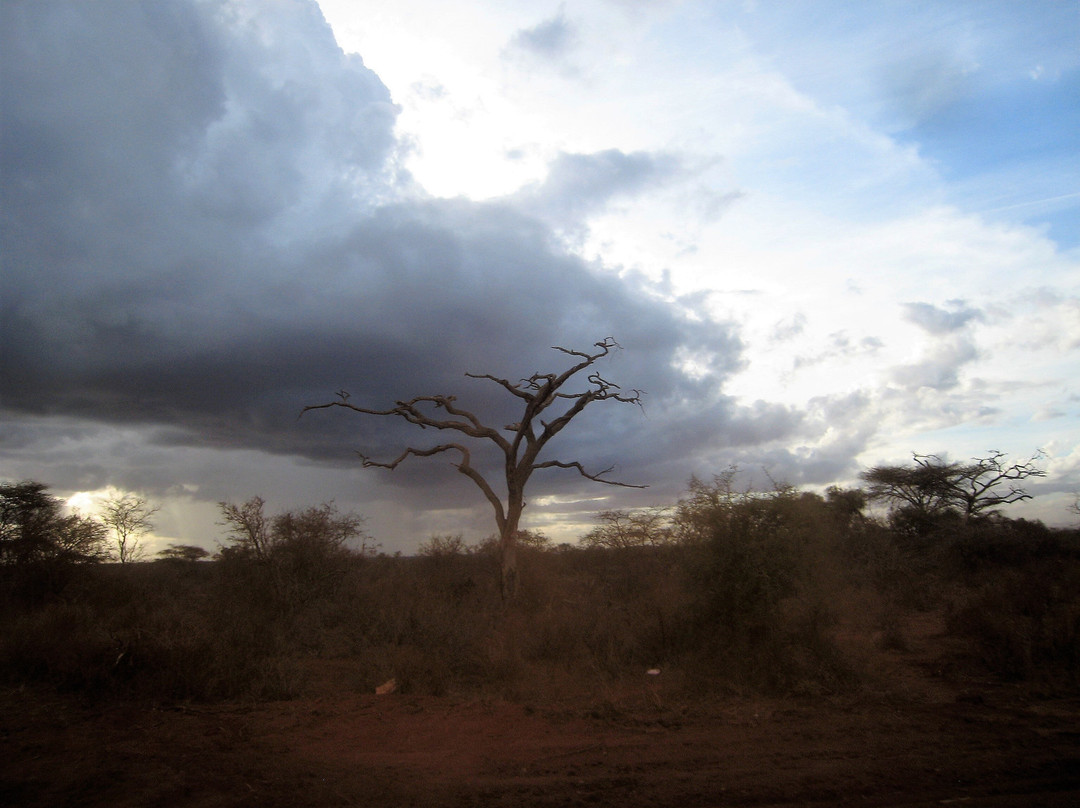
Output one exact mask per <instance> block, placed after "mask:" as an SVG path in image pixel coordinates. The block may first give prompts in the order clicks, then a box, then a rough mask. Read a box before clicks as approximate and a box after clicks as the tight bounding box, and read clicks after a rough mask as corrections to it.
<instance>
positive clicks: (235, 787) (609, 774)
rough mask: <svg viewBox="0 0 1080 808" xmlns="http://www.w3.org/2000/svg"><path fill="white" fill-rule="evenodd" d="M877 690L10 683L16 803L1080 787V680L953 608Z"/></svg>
mask: <svg viewBox="0 0 1080 808" xmlns="http://www.w3.org/2000/svg"><path fill="white" fill-rule="evenodd" d="M905 632H906V634H905V636H906V639H907V644H906V647H905V648H904V649H903V650H891V651H876V652H875V653H874V655H873V658H872V659H870V660H868V669H869V671H870V677H871V680H872V681H873V682H874V684H871V685H870V686H868V687H865V688H862V689H860V691H859V692H858V693H857V694H847V695H843V696H818V697H806V698H800V699H767V698H761V697H751V696H731V697H725V698H712V699H709V700H707V701H702V700H695V701H693V702H689V701H686V700H685V699H683V700H682V701H678V700H675V699H674V698H673V697H672V696H671V695H670V694H668V693H666V692H665V686H666V683H665V677H664V673H663V672H662V673H661V674H660V675H659V676H652V677H648V676H646V674H644V672H643V673H642V684H641V685H640V687H638V686H623V687H622V688H621V691H620V692H614V691H612V690H610V689H608V690H607V691H606V692H604V693H603V694H599V693H598V694H594V695H593V696H592V697H589V696H588V694H577V695H573V696H569V695H568V696H567V697H566V698H552V699H545V700H543V701H536V700H528V699H515V700H513V701H509V700H505V699H501V698H495V697H486V698H481V697H468V698H465V697H443V698H435V697H430V696H417V695H410V694H391V695H381V696H377V695H375V694H363V693H356V692H349V689H348V687H347V685H346V684H345V683H346V682H347V681H348V666H349V663H348V662H347V661H345V660H338V661H331V662H325V661H324V662H319V663H316V667H317V671H316V672H317V673H318V676H319V677H320V678H319V679H318V682H319V683H318V685H317V686H316V687H315V689H314V690H313V694H314V695H312V696H310V697H305V698H302V699H296V700H293V701H286V702H274V703H261V704H247V705H238V704H228V705H212V706H205V705H173V706H167V707H165V706H160V705H159V706H153V705H146V704H132V703H115V702H109V703H97V704H92V703H86V702H85V701H81V700H79V699H78V698H75V697H72V696H65V695H62V694H56V693H52V692H47V691H41V690H31V689H11V688H9V689H7V690H3V691H0V804H3V805H8V806H50V807H51V806H67V805H71V806H88V807H91V808H92V807H93V806H110V808H123V807H124V806H160V807H161V808H169V807H170V806H191V808H218V806H258V807H259V808H274V807H275V806H282V807H284V806H289V807H290V808H296V807H302V806H443V805H445V806H472V805H477V806H480V805H483V806H594V805H598V806H599V805H617V806H620V807H621V808H635V807H636V806H650V808H655V807H656V806H724V805H755V806H774V805H775V806H788V805H804V806H814V805H822V806H824V805H860V806H884V805H904V806H924V805H925V806H930V805H934V806H941V805H960V806H1014V805H1015V806H1070V808H1072V806H1076V805H1080V694H1076V693H1064V694H1062V693H1061V692H1058V693H1056V694H1045V693H1044V694H1039V693H1036V692H1033V690H1032V688H1031V687H1030V686H1026V687H1020V686H1014V685H1009V684H1005V683H1001V682H995V681H993V680H989V679H982V680H980V679H977V678H971V677H970V676H964V675H961V674H959V673H957V668H956V666H955V665H954V662H953V660H954V659H955V654H956V652H957V649H956V648H955V647H954V646H953V645H951V641H950V640H949V638H947V637H946V636H945V635H944V633H943V632H942V631H941V626H940V620H938V619H936V618H934V617H933V616H921V617H918V618H915V619H914V620H913V621H912V622H911V623H910V624H909V625H907V626H906V627H905Z"/></svg>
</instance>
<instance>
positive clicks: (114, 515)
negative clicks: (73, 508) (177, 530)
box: [101, 494, 158, 564]
mask: <svg viewBox="0 0 1080 808" xmlns="http://www.w3.org/2000/svg"><path fill="white" fill-rule="evenodd" d="M157 512H158V508H156V507H154V508H151V507H150V504H149V503H148V502H147V501H146V498H145V497H141V496H138V495H136V494H122V495H114V496H112V497H109V499H107V500H105V502H104V503H102V505H101V521H102V523H103V524H104V525H105V526H106V527H107V528H108V529H109V530H110V531H111V532H112V536H113V553H112V554H113V556H114V557H115V558H116V559H117V560H119V561H120V563H121V564H127V563H128V562H130V561H138V560H139V559H140V558H142V557H143V555H144V552H143V547H142V539H143V536H145V535H146V534H147V533H149V532H150V531H151V530H153V529H154V524H153V522H151V521H150V517H152V516H153V515H154V514H155V513H157Z"/></svg>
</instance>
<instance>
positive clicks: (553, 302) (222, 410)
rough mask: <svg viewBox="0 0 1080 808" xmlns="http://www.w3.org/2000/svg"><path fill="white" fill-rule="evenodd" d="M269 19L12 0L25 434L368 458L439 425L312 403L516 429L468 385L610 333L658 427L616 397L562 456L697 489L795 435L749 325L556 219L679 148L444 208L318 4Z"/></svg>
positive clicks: (6, 60) (1, 326)
mask: <svg viewBox="0 0 1080 808" xmlns="http://www.w3.org/2000/svg"><path fill="white" fill-rule="evenodd" d="M253 9H254V10H253V11H252V12H251V14H250V16H243V15H241V14H240V13H239V12H238V11H235V8H234V7H233V6H231V5H228V4H215V3H185V2H162V3H153V4H134V3H128V2H114V3H107V2H101V3H70V4H55V3H48V4H45V3H7V4H5V5H4V6H3V23H4V24H3V31H4V43H3V44H4V47H3V53H2V55H0V59H2V70H3V94H4V95H3V114H4V121H3V142H2V145H0V157H2V161H3V167H4V175H5V181H4V184H3V192H2V193H3V209H2V213H0V217H2V218H0V228H2V231H0V232H2V237H3V243H4V245H5V256H4V272H3V277H2V279H0V284H2V288H0V292H2V297H0V306H2V312H0V315H2V316H0V344H2V346H3V350H2V352H0V377H2V378H3V380H4V382H3V386H2V389H0V409H2V410H3V411H4V415H5V417H6V419H7V421H8V423H21V424H22V425H23V426H22V427H21V428H22V430H23V432H22V433H20V434H23V440H24V441H26V442H27V444H28V445H29V444H34V441H35V440H37V441H38V442H39V443H38V444H35V445H39V446H40V444H41V442H42V441H44V442H48V440H50V439H49V438H47V437H42V436H44V435H45V432H35V430H36V429H38V428H39V427H40V426H41V425H42V424H43V423H45V421H47V420H48V419H54V420H55V419H68V420H67V421H66V422H67V423H76V422H77V423H79V424H81V425H82V426H81V427H80V429H82V430H83V434H88V433H87V432H86V430H88V429H92V426H87V425H93V424H113V425H124V426H130V427H133V428H135V427H137V428H138V429H139V430H141V432H140V433H139V434H140V435H142V436H143V439H144V440H145V439H147V438H146V436H150V437H149V438H148V439H149V440H150V441H151V442H152V443H154V444H156V445H157V446H158V447H160V448H164V447H172V449H175V450H176V451H178V452H179V454H178V455H177V456H178V457H182V456H184V457H186V456H194V455H193V454H192V453H193V452H195V451H196V450H197V451H202V450H203V449H213V448H251V449H256V450H261V451H266V452H275V453H280V454H292V455H297V456H301V457H305V458H309V459H311V460H313V461H317V462H319V463H346V462H348V463H352V464H355V456H354V455H353V450H354V449H358V448H361V449H364V450H365V451H368V452H370V453H372V454H377V455H386V454H389V453H396V451H397V450H398V449H400V447H401V446H402V443H403V442H404V441H405V440H410V439H415V437H416V436H415V435H414V434H413V433H405V432H402V431H401V430H398V429H396V428H395V425H394V424H390V423H385V422H383V421H380V420H379V419H363V418H358V417H352V418H350V417H348V416H347V415H346V414H344V413H340V412H336V411H335V412H330V413H328V412H316V413H310V414H308V415H307V416H305V417H304V418H303V419H301V420H299V421H298V420H297V417H296V416H297V414H298V412H299V411H300V409H301V408H302V407H303V406H304V405H306V404H312V403H320V402H324V401H327V400H329V399H330V398H332V396H333V394H334V392H335V391H337V390H339V389H341V388H345V389H347V390H348V391H349V392H350V393H351V394H352V396H353V399H352V400H353V401H354V402H358V403H361V404H363V405H365V406H370V407H387V406H392V405H393V402H394V401H396V400H398V399H401V398H408V397H412V396H416V395H424V394H433V393H450V394H455V395H459V396H460V397H461V400H462V402H463V405H465V404H468V405H469V406H475V407H476V408H477V410H478V412H480V413H482V414H489V413H490V417H491V419H492V421H497V422H499V423H504V421H501V420H497V419H501V418H503V417H504V416H506V415H508V414H510V413H509V411H508V410H505V409H504V407H505V403H506V402H505V399H506V396H505V394H503V393H502V392H501V391H500V389H499V388H498V387H497V386H495V385H492V384H490V383H486V382H483V381H476V380H469V379H466V378H464V375H463V374H464V373H465V372H466V371H471V372H479V373H492V374H495V375H497V376H502V377H506V378H508V379H511V380H516V379H518V378H521V377H523V376H527V375H529V374H531V373H533V372H535V371H543V372H547V371H559V370H561V369H563V368H565V367H566V366H567V365H566V362H565V359H566V357H565V356H563V355H561V354H559V353H557V352H554V351H552V350H551V349H550V346H553V345H561V346H565V347H571V348H586V349H587V348H589V347H590V346H591V345H592V344H593V343H594V342H595V341H597V340H599V339H603V338H604V337H606V336H608V335H612V336H614V337H615V338H616V339H618V340H619V342H620V343H621V344H622V345H623V346H624V349H625V350H623V351H621V352H618V353H617V354H616V355H615V356H613V357H612V358H610V359H608V360H605V361H604V363H603V364H602V366H601V367H600V370H601V372H602V373H603V374H604V376H605V377H608V378H610V379H611V380H612V381H615V382H617V383H620V384H623V385H625V386H626V387H633V388H641V389H643V390H645V391H647V396H646V399H645V401H646V405H645V408H644V412H642V411H641V410H639V409H638V408H636V407H627V406H614V407H607V408H601V407H597V408H596V409H597V410H600V409H604V412H599V411H597V412H596V413H592V412H589V413H587V414H586V415H587V417H585V418H583V419H582V428H581V429H579V430H577V431H576V432H575V434H574V436H573V440H572V442H570V439H569V438H568V439H567V442H565V443H563V444H561V445H558V446H556V445H554V444H553V445H552V447H551V448H552V457H558V458H560V459H585V460H587V461H588V462H589V463H590V465H591V466H594V467H595V468H603V467H606V466H607V465H611V464H615V465H617V466H618V467H619V469H620V472H619V475H620V476H623V477H625V476H633V477H634V481H637V482H651V483H654V484H656V483H657V482H658V480H657V478H660V477H663V476H664V475H668V474H676V473H677V474H678V476H679V479H678V482H679V483H681V482H682V477H683V476H684V475H683V473H682V471H677V470H676V469H677V467H678V465H679V461H680V459H685V458H687V457H689V456H693V457H705V456H707V455H708V454H709V452H723V451H724V450H725V448H726V447H733V446H745V445H750V444H752V443H754V442H757V441H762V440H768V439H772V438H777V437H782V436H783V435H786V434H790V432H791V431H792V429H794V428H795V426H796V425H797V423H798V421H799V415H798V413H795V412H793V411H790V410H786V409H783V408H776V407H772V406H769V405H764V404H763V405H759V406H758V407H756V408H751V409H740V408H738V407H736V406H735V404H734V402H733V401H731V400H730V399H728V398H726V397H724V396H723V395H722V394H721V385H722V383H723V381H724V380H725V379H726V378H727V377H728V376H730V375H731V374H732V373H733V372H734V371H735V370H737V369H738V368H739V367H740V363H741V351H742V345H741V343H740V341H739V338H738V335H737V334H736V333H735V331H734V329H733V328H732V327H731V326H730V325H726V324H723V323H717V322H714V321H712V320H710V319H709V318H708V316H706V315H705V314H704V313H703V312H702V311H699V310H695V304H694V301H693V300H689V299H688V300H686V301H683V302H682V303H678V302H671V301H670V300H668V299H666V298H665V297H664V296H663V295H661V294H659V293H658V292H657V291H656V290H654V289H651V288H649V287H648V286H647V285H646V284H644V283H639V282H637V281H634V280H632V279H631V280H627V279H624V278H621V277H620V276H619V275H618V274H616V273H614V272H611V271H608V270H606V269H605V268H604V267H602V266H598V265H595V264H590V263H586V262H585V261H583V260H582V259H580V258H578V257H575V256H574V255H571V254H569V253H567V252H566V251H565V249H564V248H563V247H562V243H561V241H560V240H559V238H558V237H556V235H555V233H554V232H553V231H552V229H551V220H552V216H553V214H552V211H553V210H554V207H555V206H556V205H558V204H563V205H565V206H566V208H567V209H568V210H569V211H571V212H573V213H574V214H575V215H578V216H582V217H583V216H584V215H586V214H587V213H588V212H589V211H592V210H595V209H596V208H597V207H599V206H602V205H603V204H604V203H605V202H606V201H607V200H609V199H611V198H612V197H613V196H615V195H617V194H620V193H632V192H635V191H637V190H640V189H642V188H644V187H647V186H648V185H649V184H650V183H655V182H659V181H661V180H662V179H663V178H664V177H665V176H666V175H670V174H671V173H672V172H673V171H675V170H677V165H676V162H677V161H675V158H673V157H669V156H664V155H647V154H630V155H628V154H623V153H621V152H616V151H611V152H602V153H599V154H595V155H563V156H562V157H560V158H559V160H557V161H556V163H555V164H554V165H553V166H552V171H551V177H550V178H549V180H548V181H547V182H546V183H545V184H544V185H542V186H540V187H538V188H535V189H532V190H531V191H530V194H531V196H529V198H528V199H525V198H516V199H505V200H501V201H495V202H488V203H475V202H469V201H466V200H431V199H426V198H423V197H422V196H421V195H420V194H418V193H417V191H416V189H415V188H413V187H412V186H411V185H410V182H409V178H408V176H407V175H405V174H404V173H403V172H402V171H401V170H400V169H399V159H400V154H399V148H400V147H399V144H398V143H397V141H396V140H395V137H394V133H393V127H394V122H395V116H396V114H397V108H396V106H395V105H394V103H393V102H392V100H391V98H390V96H389V93H388V92H387V90H386V88H385V87H384V86H383V85H382V83H381V82H380V81H379V79H378V77H377V76H376V75H375V74H374V73H372V72H371V71H370V70H368V69H367V68H366V67H364V65H363V63H362V62H361V61H360V59H359V58H357V57H355V56H346V55H345V54H343V53H342V52H341V51H340V50H339V49H338V48H337V46H336V44H335V43H334V41H333V37H332V35H331V33H330V31H329V29H328V28H327V26H326V25H325V23H324V22H323V20H322V18H321V16H320V15H319V13H318V10H317V7H315V6H314V5H305V4H302V3H295V4H288V5H282V4H275V5H272V6H261V5H260V6H255V7H253ZM688 358H692V359H694V360H695V367H702V366H705V367H708V369H709V373H708V374H707V375H706V376H704V377H702V376H699V375H691V374H689V373H687V372H686V371H685V370H684V369H683V361H684V360H685V359H688ZM19 419H24V420H22V421H20V420H19ZM50 423H52V422H51V421H50ZM35 425H37V426H35ZM30 433H34V434H36V435H37V436H38V437H36V438H34V437H31V435H30ZM49 434H51V435H53V436H55V435H56V432H55V430H53V431H52V432H50V433H49ZM421 437H423V438H427V439H428V440H429V442H433V438H432V436H430V435H428V434H424V435H421ZM87 445H90V444H89V443H88V444H87ZM181 449H191V450H192V452H189V453H188V454H186V455H185V454H184V453H183V452H180V450H181ZM42 451H43V450H42ZM117 451H125V452H126V451H129V449H122V450H121V449H117ZM78 462H79V463H82V462H84V461H83V460H79V461H78ZM100 462H102V463H104V462H105V460H101V461H100ZM117 462H121V463H122V462H123V460H122V459H120V460H118V461H117ZM85 463H86V464H87V465H86V466H85V469H91V467H93V468H97V465H96V463H97V461H91V460H90V459H86V460H85ZM631 471H632V474H630V472H631ZM73 473H75V472H73ZM80 473H81V472H80ZM86 473H87V474H90V471H89V470H87V471H86ZM95 473H96V472H95ZM178 473H179V472H178ZM437 475H442V476H443V477H444V476H445V472H444V470H443V468H442V466H439V469H438V470H437V471H436V470H433V469H432V468H430V467H428V466H426V465H425V464H423V463H418V464H414V466H413V468H412V469H411V470H409V471H406V472H404V473H402V474H397V473H395V475H388V476H391V477H392V478H393V481H394V484H397V485H402V486H410V485H413V486H415V485H416V483H418V482H423V481H424V480H425V479H427V478H428V477H432V478H434V476H437ZM552 477H561V480H560V481H558V482H555V483H553V484H554V485H561V486H563V487H565V488H570V487H572V486H574V485H580V484H581V480H580V478H578V477H576V476H575V475H572V474H563V475H552ZM161 484H162V485H166V482H165V481H162V483H161ZM427 496H429V497H430V494H429V495H427Z"/></svg>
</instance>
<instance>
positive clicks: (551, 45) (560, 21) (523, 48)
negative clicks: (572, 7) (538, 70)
mask: <svg viewBox="0 0 1080 808" xmlns="http://www.w3.org/2000/svg"><path fill="white" fill-rule="evenodd" d="M576 42H577V35H576V32H575V30H574V27H573V25H571V23H570V22H569V21H568V20H567V19H566V15H565V14H564V13H563V11H561V10H560V11H559V13H558V14H556V15H555V16H554V17H552V18H551V19H548V20H544V21H543V22H540V23H537V24H536V25H534V26H532V27H531V28H522V29H521V30H519V31H518V32H517V33H516V34H514V36H513V38H512V39H511V40H510V44H509V46H508V48H507V50H508V51H509V52H511V53H513V52H514V51H518V52H522V53H526V54H528V55H530V56H533V57H538V58H541V59H545V60H558V59H561V58H563V57H564V56H566V54H567V53H568V52H569V51H570V50H571V49H572V48H573V46H574V45H575V44H576Z"/></svg>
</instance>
